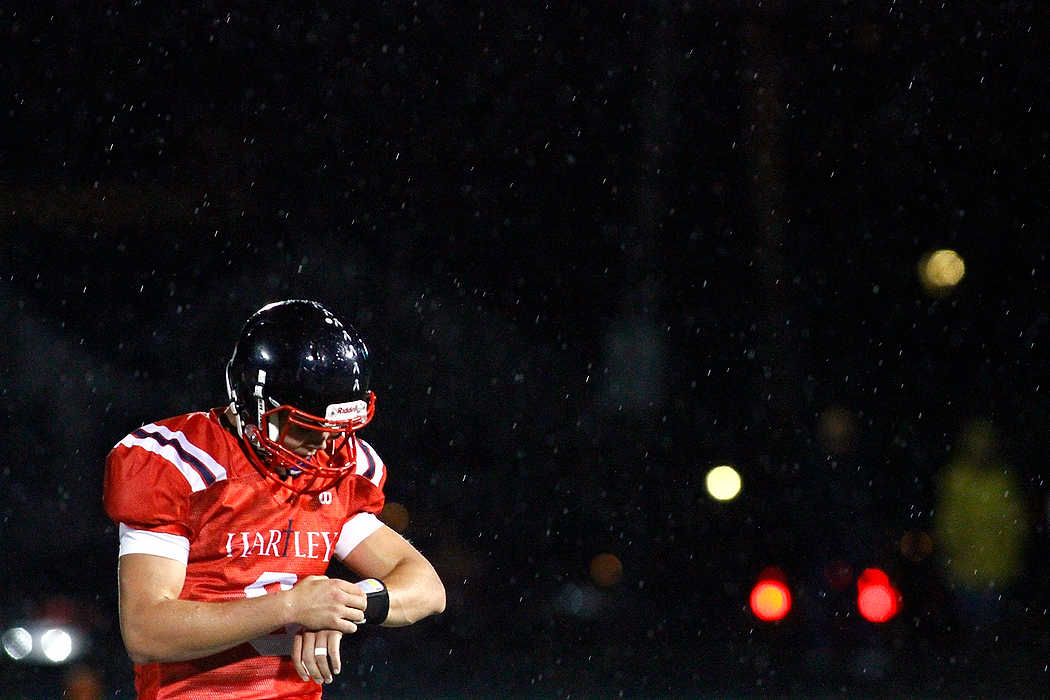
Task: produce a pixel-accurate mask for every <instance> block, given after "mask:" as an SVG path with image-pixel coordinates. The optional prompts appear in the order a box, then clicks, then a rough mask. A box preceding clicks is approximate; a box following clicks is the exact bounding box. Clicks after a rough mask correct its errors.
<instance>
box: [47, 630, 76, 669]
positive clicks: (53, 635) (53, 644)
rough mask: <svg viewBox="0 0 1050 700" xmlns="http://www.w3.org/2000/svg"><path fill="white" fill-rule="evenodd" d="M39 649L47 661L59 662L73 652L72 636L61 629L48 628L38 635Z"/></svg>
mask: <svg viewBox="0 0 1050 700" xmlns="http://www.w3.org/2000/svg"><path fill="white" fill-rule="evenodd" d="M40 650H41V651H42V652H44V656H46V657H47V659H48V661H52V662H54V663H56V664H60V663H62V662H63V661H65V660H66V659H68V658H69V655H70V654H72V653H73V638H72V637H71V636H70V635H69V632H66V631H65V630H63V629H57V628H55V629H49V630H47V631H45V632H44V633H43V634H42V635H40Z"/></svg>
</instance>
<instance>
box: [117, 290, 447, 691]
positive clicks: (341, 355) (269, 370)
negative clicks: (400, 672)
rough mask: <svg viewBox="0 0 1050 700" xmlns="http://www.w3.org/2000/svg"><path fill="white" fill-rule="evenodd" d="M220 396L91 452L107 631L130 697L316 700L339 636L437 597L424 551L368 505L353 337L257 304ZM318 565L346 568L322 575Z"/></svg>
mask: <svg viewBox="0 0 1050 700" xmlns="http://www.w3.org/2000/svg"><path fill="white" fill-rule="evenodd" d="M226 384H227V393H228V395H229V399H230V403H229V405H228V406H226V407H224V408H216V409H212V410H210V411H205V412H196V413H189V414H186V415H181V416H177V417H174V418H168V419H166V420H161V421H157V422H156V423H150V424H148V425H143V426H142V427H140V428H138V429H137V430H134V431H132V432H131V433H130V434H129V435H127V436H126V437H125V438H124V439H123V440H121V441H120V442H119V443H117V445H116V446H114V448H113V449H112V451H111V452H110V454H109V456H108V458H107V461H106V475H105V483H104V487H103V491H104V495H103V500H104V505H105V508H106V512H107V514H108V515H109V517H110V518H112V519H113V520H114V521H115V522H116V523H117V524H118V528H119V537H120V554H119V563H118V585H119V594H120V604H119V607H120V627H121V632H122V634H123V637H124V643H125V646H126V647H127V650H128V653H129V655H130V657H131V659H132V661H133V662H134V665H135V687H136V690H137V692H138V696H139V697H140V698H157V697H165V698H179V697H193V698H215V699H216V700H218V699H219V698H317V697H320V695H321V690H322V684H323V683H330V682H331V681H332V678H333V674H336V673H339V671H340V666H341V657H340V647H339V644H340V640H341V638H342V635H344V634H351V633H353V632H355V631H357V628H358V626H359V625H362V624H370V625H384V626H391V627H393V626H400V625H408V624H411V623H413V622H416V621H418V620H421V619H423V618H425V617H427V616H429V615H433V614H435V613H440V612H441V611H442V610H443V609H444V607H445V590H444V587H443V585H442V583H441V580H440V578H439V577H438V574H437V573H436V571H435V570H434V567H433V566H432V565H431V564H430V562H429V561H427V559H426V558H425V557H424V556H423V555H422V554H421V553H420V552H419V551H418V550H416V548H415V547H413V546H412V545H411V544H410V543H409V542H408V541H406V540H405V539H403V538H402V537H401V536H400V535H398V534H397V533H396V532H395V531H394V530H392V529H390V528H388V527H387V526H385V525H383V523H382V522H380V520H379V519H378V517H377V514H378V513H379V512H380V510H381V509H382V507H383V502H384V496H383V486H384V483H385V482H386V477H387V473H386V465H385V464H384V463H383V460H382V459H380V457H379V455H378V454H377V453H376V451H375V450H374V449H373V448H372V446H371V445H369V444H368V443H367V442H365V441H364V440H362V439H361V438H360V437H358V435H357V431H358V430H360V429H361V428H363V427H364V426H365V425H366V424H367V423H368V422H369V421H370V420H371V418H372V415H373V412H374V410H375V395H374V394H373V393H372V391H371V390H370V389H369V357H368V349H367V348H366V346H365V344H364V342H363V341H362V339H361V337H360V336H359V335H358V333H357V331H356V330H354V328H353V327H351V326H350V325H348V324H344V323H342V322H340V320H339V319H337V318H336V317H335V316H334V315H333V314H332V313H331V312H329V311H328V310H327V309H325V308H324V307H323V306H321V305H320V304H318V303H316V302H312V301H304V300H289V301H282V302H276V303H273V304H269V305H267V306H265V307H263V308H262V309H260V310H259V311H257V312H256V313H255V314H253V315H252V316H251V317H250V318H249V319H248V321H247V322H246V323H245V325H244V327H243V329H242V330H241V334H240V337H239V339H238V341H237V344H236V346H235V348H234V351H233V356H232V357H231V359H230V361H229V362H228V364H227V366H226ZM333 559H335V560H339V561H341V562H342V563H343V564H345V565H346V567H347V568H348V569H349V570H350V571H351V572H353V576H352V578H354V577H361V580H358V581H357V582H356V583H352V582H351V581H350V580H344V579H342V578H329V577H327V576H326V575H325V574H326V571H327V570H328V566H329V562H331V561H332V560H333Z"/></svg>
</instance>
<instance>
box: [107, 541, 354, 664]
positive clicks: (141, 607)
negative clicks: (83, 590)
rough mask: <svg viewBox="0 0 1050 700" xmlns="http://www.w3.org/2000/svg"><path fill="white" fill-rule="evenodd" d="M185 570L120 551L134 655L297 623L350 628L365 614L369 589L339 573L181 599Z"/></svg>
mask: <svg viewBox="0 0 1050 700" xmlns="http://www.w3.org/2000/svg"><path fill="white" fill-rule="evenodd" d="M185 578H186V565H185V564H184V563H182V562H180V561H177V560H175V559H169V558H167V557H161V556H156V555H153V554H140V553H136V554H126V555H124V556H122V557H120V560H119V563H118V582H119V584H118V585H119V592H120V629H121V633H122V634H123V636H124V644H125V646H126V647H127V650H128V655H129V656H130V657H131V659H132V661H134V662H135V663H148V662H152V661H184V660H187V659H195V658H200V657H203V656H208V655H210V654H215V653H217V652H220V651H223V650H225V649H229V648H231V647H234V646H236V645H238V644H241V643H243V642H247V641H250V640H252V639H255V638H257V637H261V636H263V635H266V634H269V633H270V632H272V631H274V630H275V629H278V628H280V627H281V626H282V625H285V624H292V623H297V624H300V625H303V626H305V627H309V628H311V629H329V630H338V631H340V632H344V633H352V632H355V631H357V625H356V622H359V621H361V620H362V619H363V617H364V614H363V613H362V610H363V609H364V607H365V604H366V601H365V596H364V593H362V592H361V590H360V589H359V588H358V587H357V586H355V585H353V584H351V583H348V582H346V581H341V580H339V579H329V578H327V577H325V576H310V577H307V578H305V579H303V580H302V581H300V582H299V583H298V584H297V585H296V586H295V587H293V588H292V589H290V590H287V591H280V592H277V593H273V594H270V595H263V596H259V597H256V598H244V599H238V600H230V601H222V602H202V601H193V600H180V599H179V594H180V593H181V591H182V585H183V583H184V581H185Z"/></svg>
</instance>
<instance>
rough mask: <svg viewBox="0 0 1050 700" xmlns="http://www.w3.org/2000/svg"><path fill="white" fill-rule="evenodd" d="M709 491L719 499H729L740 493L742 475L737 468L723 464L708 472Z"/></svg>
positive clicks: (713, 496)
mask: <svg viewBox="0 0 1050 700" xmlns="http://www.w3.org/2000/svg"><path fill="white" fill-rule="evenodd" d="M707 492H708V493H709V494H711V497H712V498H714V499H717V500H719V501H729V500H732V499H734V498H736V495H737V494H738V493H740V475H739V474H738V473H737V471H736V469H733V468H732V467H730V466H728V465H725V464H723V465H722V466H719V467H715V468H714V469H712V470H711V471H709V472H707Z"/></svg>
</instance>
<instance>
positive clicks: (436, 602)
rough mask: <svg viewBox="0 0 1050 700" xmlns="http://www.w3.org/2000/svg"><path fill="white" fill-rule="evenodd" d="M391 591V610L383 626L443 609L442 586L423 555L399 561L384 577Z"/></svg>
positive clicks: (419, 618) (404, 623) (409, 623)
mask: <svg viewBox="0 0 1050 700" xmlns="http://www.w3.org/2000/svg"><path fill="white" fill-rule="evenodd" d="M383 583H384V584H386V587H387V591H389V593H390V612H389V614H388V615H387V618H386V621H384V622H383V626H384V627H401V626H404V625H411V624H412V623H413V622H418V621H419V620H422V619H423V618H425V617H428V616H430V615H436V614H438V613H441V612H444V610H445V586H444V585H443V584H442V583H441V579H440V577H438V574H437V572H436V571H435V570H434V567H433V566H431V564H430V562H428V561H427V560H426V559H424V558H422V557H418V558H412V559H408V560H406V561H403V562H401V563H399V564H398V565H397V566H396V567H394V569H393V570H392V571H391V572H390V573H389V574H387V575H386V576H385V577H384V578H383Z"/></svg>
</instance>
